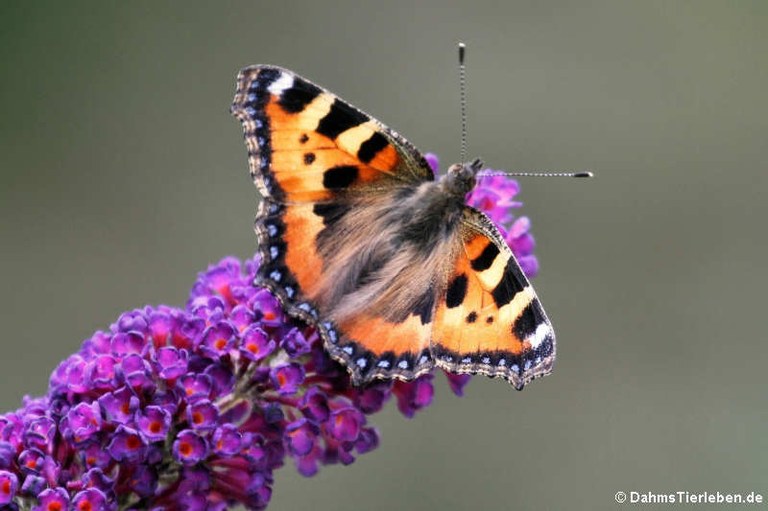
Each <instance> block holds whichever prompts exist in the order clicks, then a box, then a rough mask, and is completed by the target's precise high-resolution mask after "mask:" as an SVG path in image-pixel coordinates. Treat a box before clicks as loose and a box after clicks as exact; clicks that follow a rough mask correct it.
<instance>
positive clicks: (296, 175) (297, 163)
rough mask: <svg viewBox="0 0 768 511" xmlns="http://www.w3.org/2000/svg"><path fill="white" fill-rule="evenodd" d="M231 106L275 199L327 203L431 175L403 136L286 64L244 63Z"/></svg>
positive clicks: (262, 182) (257, 176)
mask: <svg viewBox="0 0 768 511" xmlns="http://www.w3.org/2000/svg"><path fill="white" fill-rule="evenodd" d="M231 110H232V113H233V114H234V115H235V116H236V117H237V118H238V119H240V121H241V122H242V124H243V130H244V132H245V143H246V146H247V148H248V161H249V164H250V168H251V175H252V176H253V179H254V182H255V183H256V186H257V187H258V188H259V191H261V193H262V195H264V196H265V197H268V198H272V199H273V200H275V201H277V202H284V203H297V202H327V201H333V200H334V199H335V198H336V197H337V196H338V195H339V193H340V192H343V193H350V192H355V191H360V190H362V189H364V190H366V191H372V190H376V189H390V188H391V187H392V186H397V185H398V184H400V185H402V184H403V183H417V182H421V181H426V180H432V179H434V177H433V175H432V171H431V170H430V168H429V165H428V164H427V163H426V161H425V160H424V158H423V157H422V156H421V154H420V153H419V151H417V150H416V149H415V148H414V147H413V146H411V145H410V144H409V143H408V142H407V141H406V140H404V139H403V138H402V137H400V136H399V135H397V134H396V133H395V132H393V131H392V130H390V129H388V128H386V127H385V126H383V125H381V124H380V123H379V122H378V121H376V120H375V119H373V118H372V117H371V116H369V115H368V114H365V113H363V112H362V111H360V110H358V109H357V108H355V107H353V106H351V105H349V104H347V103H345V102H344V101H342V100H341V99H339V98H338V97H336V96H334V95H333V94H331V93H330V92H328V91H326V90H324V89H322V88H321V87H318V86H317V85H315V84H313V83H312V82H310V81H308V80H306V79H304V78H302V77H300V76H298V75H296V74H294V73H292V72H291V71H288V70H286V69H282V68H279V67H274V66H253V67H248V68H245V69H243V70H242V71H241V72H240V75H239V76H238V80H237V93H236V94H235V99H234V101H233V103H232V108H231Z"/></svg>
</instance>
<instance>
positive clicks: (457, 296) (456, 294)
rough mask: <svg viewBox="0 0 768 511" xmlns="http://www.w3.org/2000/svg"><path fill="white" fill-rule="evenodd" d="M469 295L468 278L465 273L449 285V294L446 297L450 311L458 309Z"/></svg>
mask: <svg viewBox="0 0 768 511" xmlns="http://www.w3.org/2000/svg"><path fill="white" fill-rule="evenodd" d="M466 295H467V276H466V275H464V274H463V273H462V274H461V275H459V276H457V277H456V278H455V279H453V280H452V281H451V283H450V284H449V285H448V292H447V293H446V295H445V304H446V305H447V306H448V308H449V309H453V308H454V307H458V306H459V305H461V303H462V302H463V301H464V297H465V296H466Z"/></svg>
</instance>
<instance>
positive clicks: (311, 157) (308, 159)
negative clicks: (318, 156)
mask: <svg viewBox="0 0 768 511" xmlns="http://www.w3.org/2000/svg"><path fill="white" fill-rule="evenodd" d="M313 161H315V153H304V165H312V162H313Z"/></svg>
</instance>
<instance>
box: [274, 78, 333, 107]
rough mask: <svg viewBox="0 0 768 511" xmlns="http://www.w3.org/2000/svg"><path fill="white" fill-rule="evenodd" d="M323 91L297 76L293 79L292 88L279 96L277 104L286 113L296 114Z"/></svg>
mask: <svg viewBox="0 0 768 511" xmlns="http://www.w3.org/2000/svg"><path fill="white" fill-rule="evenodd" d="M322 92H323V91H322V90H320V88H319V87H318V86H316V85H313V84H311V83H309V82H307V81H305V80H302V79H301V78H299V77H298V76H296V77H294V79H293V86H292V87H290V88H289V89H286V90H284V91H283V92H282V94H280V99H279V100H278V101H277V104H278V105H280V106H281V107H282V109H283V110H285V111H286V112H288V113H291V114H296V113H299V112H301V111H303V110H304V109H305V108H306V107H307V105H308V104H310V103H311V102H312V101H313V100H314V99H315V98H316V97H317V96H319V95H320V94H321V93H322Z"/></svg>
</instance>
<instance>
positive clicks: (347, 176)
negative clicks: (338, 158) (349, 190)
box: [323, 165, 358, 190]
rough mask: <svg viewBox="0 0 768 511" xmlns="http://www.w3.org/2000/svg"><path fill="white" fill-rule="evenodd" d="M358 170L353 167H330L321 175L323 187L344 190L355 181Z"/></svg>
mask: <svg viewBox="0 0 768 511" xmlns="http://www.w3.org/2000/svg"><path fill="white" fill-rule="evenodd" d="M357 175H358V169H357V167H356V166H354V165H338V166H336V167H331V168H330V169H328V170H326V171H325V172H324V173H323V186H324V187H326V188H328V189H331V190H338V189H340V188H346V187H348V186H349V185H351V184H352V183H353V182H354V181H355V179H357Z"/></svg>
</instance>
